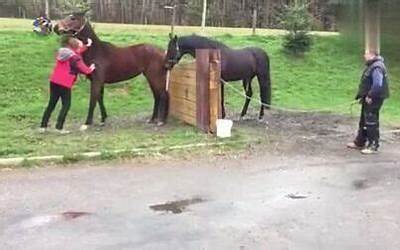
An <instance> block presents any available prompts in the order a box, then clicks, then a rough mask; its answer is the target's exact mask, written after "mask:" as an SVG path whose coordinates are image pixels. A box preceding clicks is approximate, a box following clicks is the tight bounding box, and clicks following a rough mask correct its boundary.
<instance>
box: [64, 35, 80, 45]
mask: <svg viewBox="0 0 400 250" xmlns="http://www.w3.org/2000/svg"><path fill="white" fill-rule="evenodd" d="M61 46H62V47H67V46H68V47H73V48H77V47H79V41H78V39H77V38H75V37H73V36H71V35H64V36H62V37H61Z"/></svg>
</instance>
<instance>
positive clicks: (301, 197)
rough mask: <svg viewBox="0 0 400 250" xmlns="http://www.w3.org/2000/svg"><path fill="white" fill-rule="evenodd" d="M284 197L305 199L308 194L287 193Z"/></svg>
mask: <svg viewBox="0 0 400 250" xmlns="http://www.w3.org/2000/svg"><path fill="white" fill-rule="evenodd" d="M286 197H287V198H290V199H294V200H296V199H306V198H307V197H308V196H306V195H299V194H288V195H286Z"/></svg>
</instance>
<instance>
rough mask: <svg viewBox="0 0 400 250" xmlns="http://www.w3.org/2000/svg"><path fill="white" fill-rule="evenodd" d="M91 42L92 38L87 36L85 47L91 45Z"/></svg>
mask: <svg viewBox="0 0 400 250" xmlns="http://www.w3.org/2000/svg"><path fill="white" fill-rule="evenodd" d="M92 43H93V41H92V39H90V38H88V39H87V44H86V47H90V46H92Z"/></svg>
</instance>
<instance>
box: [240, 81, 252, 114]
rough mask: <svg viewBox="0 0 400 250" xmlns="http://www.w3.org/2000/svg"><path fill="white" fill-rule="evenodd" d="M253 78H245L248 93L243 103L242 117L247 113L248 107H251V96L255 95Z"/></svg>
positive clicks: (244, 84)
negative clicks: (252, 85)
mask: <svg viewBox="0 0 400 250" xmlns="http://www.w3.org/2000/svg"><path fill="white" fill-rule="evenodd" d="M251 80H252V79H251V78H247V79H243V88H244V92H245V93H246V100H245V102H244V105H243V109H242V113H241V114H240V119H242V118H243V116H245V115H246V114H247V109H248V108H249V104H250V100H251V97H253V89H252V88H251Z"/></svg>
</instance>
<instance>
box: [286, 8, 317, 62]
mask: <svg viewBox="0 0 400 250" xmlns="http://www.w3.org/2000/svg"><path fill="white" fill-rule="evenodd" d="M281 24H282V26H283V27H284V29H285V30H287V31H288V34H287V35H285V36H284V42H283V47H284V49H285V51H286V52H289V53H292V54H294V55H301V54H303V53H304V52H306V51H308V50H309V49H310V48H311V44H312V39H311V35H310V34H309V31H310V30H311V24H312V19H311V15H310V14H309V12H308V10H307V3H298V2H297V1H296V0H295V2H294V3H292V4H290V5H286V6H285V7H284V10H283V13H282V17H281Z"/></svg>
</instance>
